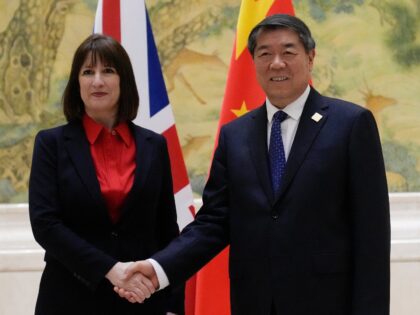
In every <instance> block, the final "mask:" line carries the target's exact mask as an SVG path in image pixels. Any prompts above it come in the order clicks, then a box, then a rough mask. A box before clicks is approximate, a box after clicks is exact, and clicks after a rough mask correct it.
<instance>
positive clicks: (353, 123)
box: [152, 89, 390, 315]
mask: <svg viewBox="0 0 420 315" xmlns="http://www.w3.org/2000/svg"><path fill="white" fill-rule="evenodd" d="M315 113H318V114H320V115H322V118H321V119H320V120H319V121H315V120H314V119H312V116H313V115H314V114H315ZM267 151H268V150H267V111H266V106H262V107H260V108H258V109H256V110H254V111H252V112H250V113H248V114H246V115H244V116H242V117H241V118H238V119H236V120H235V121H233V122H231V123H229V124H227V125H225V126H224V127H223V128H222V129H221V132H220V138H219V144H218V148H217V149H216V152H215V155H214V159H213V163H212V167H211V171H210V177H209V180H208V182H207V185H206V187H205V190H204V195H203V207H202V208H201V210H200V211H199V212H198V215H197V217H196V220H195V221H194V222H193V223H191V224H190V225H189V226H187V227H186V228H185V229H184V231H183V233H182V234H181V236H180V237H179V238H178V239H176V240H175V241H173V242H172V243H171V244H170V245H169V247H168V248H166V249H165V250H163V251H161V252H158V253H157V254H155V255H154V256H153V257H152V258H154V259H156V260H157V261H158V262H159V263H160V264H161V266H162V267H163V269H164V270H165V272H166V273H167V275H168V278H169V281H170V283H177V282H179V281H182V280H184V279H186V278H188V277H189V276H190V275H191V274H192V273H193V272H196V271H197V270H198V269H199V268H201V267H202V266H203V265H204V264H205V263H207V262H208V261H209V260H210V259H211V258H212V257H213V256H215V255H216V254H217V253H218V252H219V251H220V250H222V249H223V248H224V247H225V246H226V245H228V244H230V257H229V274H230V285H231V308H232V314H233V315H248V314H249V315H268V314H270V309H271V307H272V305H273V304H274V305H275V308H276V309H277V311H278V314H281V315H309V314H310V315H350V314H351V315H362V314H363V315H385V314H389V283H390V279H389V269H390V261H389V259H390V256H389V255H390V218H389V201H388V192H387V184H386V178H385V169H384V161H383V157H382V152H381V146H380V140H379V136H378V131H377V127H376V124H375V121H374V118H373V116H372V114H371V113H370V112H369V111H368V110H366V109H364V108H362V107H359V106H357V105H354V104H351V103H348V102H345V101H341V100H337V99H332V98H327V97H324V96H322V95H320V94H319V93H317V92H316V91H315V90H313V89H312V90H311V92H310V94H309V97H308V99H307V101H306V104H305V106H304V110H303V113H302V116H301V118H300V122H299V125H298V129H297V133H296V136H295V139H294V142H293V145H292V148H291V152H290V154H289V157H288V160H287V164H286V170H285V175H284V177H283V179H282V186H281V191H280V194H279V196H277V197H274V196H273V193H272V188H271V184H270V183H271V181H270V173H269V165H268V157H267V155H268V153H267Z"/></svg>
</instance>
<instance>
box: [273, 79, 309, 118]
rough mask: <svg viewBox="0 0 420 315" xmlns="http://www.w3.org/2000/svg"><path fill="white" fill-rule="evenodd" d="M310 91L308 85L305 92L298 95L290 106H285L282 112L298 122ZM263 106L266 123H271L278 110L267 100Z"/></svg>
mask: <svg viewBox="0 0 420 315" xmlns="http://www.w3.org/2000/svg"><path fill="white" fill-rule="evenodd" d="M310 91H311V88H310V87H309V85H308V86H307V87H306V89H305V91H304V92H303V93H302V95H300V96H299V97H298V98H297V99H296V100H294V101H293V102H291V103H290V104H288V105H286V106H285V107H284V108H283V109H282V110H283V111H284V112H285V113H286V114H287V115H288V116H289V117H291V118H292V119H294V120H299V119H300V116H302V112H303V107H304V106H305V103H306V100H307V99H308V96H309V92H310ZM265 104H266V107H267V119H268V122H269V123H271V121H272V120H273V116H274V114H275V113H277V112H278V111H279V109H278V108H277V107H276V106H274V105H273V104H272V103H271V102H270V100H269V99H268V98H266V101H265Z"/></svg>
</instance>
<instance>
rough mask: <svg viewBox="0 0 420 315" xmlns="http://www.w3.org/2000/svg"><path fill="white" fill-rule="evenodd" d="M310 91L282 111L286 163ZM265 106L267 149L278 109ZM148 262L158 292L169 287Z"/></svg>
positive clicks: (161, 272) (159, 270)
mask: <svg viewBox="0 0 420 315" xmlns="http://www.w3.org/2000/svg"><path fill="white" fill-rule="evenodd" d="M310 90H311V89H310V87H309V85H308V86H307V87H306V89H305V91H304V92H303V94H302V95H301V96H299V97H298V98H297V99H296V100H295V101H293V102H292V103H290V104H289V105H286V106H285V107H284V109H283V111H284V112H285V113H286V114H287V115H288V117H287V118H286V119H285V120H284V121H283V122H282V123H281V136H282V140H283V146H284V154H285V157H286V161H287V158H288V157H289V153H290V149H291V147H292V143H293V140H294V139H295V135H296V130H297V127H298V124H299V121H300V116H302V112H303V107H304V106H305V103H306V100H307V99H308V96H309V92H310ZM266 106H267V122H268V123H267V144H268V147H270V135H271V125H272V124H273V116H274V114H275V113H276V112H277V111H279V110H280V109H278V108H277V107H275V106H274V105H273V104H271V102H270V100H269V99H268V98H267V99H266ZM148 261H149V262H150V263H151V264H152V266H153V268H154V269H155V272H156V275H157V278H158V281H159V290H162V289H164V288H166V287H167V286H168V285H169V280H168V276H167V275H166V273H165V271H164V270H163V268H162V266H161V265H160V264H159V263H158V262H157V261H156V260H154V259H151V258H149V259H148Z"/></svg>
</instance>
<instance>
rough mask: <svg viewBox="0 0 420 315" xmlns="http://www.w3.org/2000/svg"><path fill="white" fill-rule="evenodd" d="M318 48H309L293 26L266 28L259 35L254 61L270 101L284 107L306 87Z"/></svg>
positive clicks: (260, 82)
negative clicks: (291, 27) (291, 28)
mask: <svg viewBox="0 0 420 315" xmlns="http://www.w3.org/2000/svg"><path fill="white" fill-rule="evenodd" d="M314 57H315V51H314V50H311V51H310V52H309V53H307V52H306V51H305V48H304V47H303V44H302V42H301V41H300V40H299V36H298V34H297V33H296V32H294V31H293V30H290V29H287V28H280V29H275V30H263V31H262V32H261V33H260V34H259V35H258V37H257V45H256V47H255V50H254V56H253V58H254V65H255V70H256V73H257V80H258V82H259V84H260V85H261V87H262V89H263V90H264V92H265V94H266V95H267V97H268V99H269V100H270V102H271V103H272V104H273V105H274V106H276V107H278V108H284V107H285V106H286V105H288V104H290V103H291V102H293V101H294V100H296V99H297V98H298V97H299V96H300V95H301V94H302V93H303V92H304V91H305V89H306V87H307V85H308V83H309V80H310V78H311V71H312V66H313V61H314Z"/></svg>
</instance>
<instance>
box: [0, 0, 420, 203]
mask: <svg viewBox="0 0 420 315" xmlns="http://www.w3.org/2000/svg"><path fill="white" fill-rule="evenodd" d="M293 4H294V7H295V11H296V15H297V16H299V17H300V18H302V19H303V20H304V21H305V22H306V23H307V24H308V25H309V27H310V28H311V29H312V31H313V35H314V37H315V40H316V41H317V48H316V58H315V69H314V73H313V74H314V77H313V85H314V87H316V88H317V89H318V90H319V91H320V92H321V93H324V94H326V95H328V96H332V97H340V98H344V99H346V100H349V101H352V102H355V103H358V104H360V105H362V106H365V107H366V108H369V109H370V110H371V111H372V112H373V114H374V116H375V118H376V121H377V123H378V126H379V130H380V134H381V139H382V145H383V151H384V155H385V162H386V169H387V178H388V185H389V189H390V191H391V192H414V191H420V101H419V97H418V95H419V91H420V20H419V19H418V16H420V0H383V1H382V0H365V1H364V0H353V1H342V0H336V1H333V0H295V1H293ZM146 5H147V7H148V9H149V15H150V19H151V22H152V26H153V30H154V34H155V40H156V43H157V46H158V50H159V55H160V58H161V63H162V68H163V72H164V75H165V81H166V85H167V89H168V92H169V98H170V101H171V103H172V106H173V109H174V114H175V119H176V124H177V129H178V132H179V136H180V141H181V145H182V149H183V154H184V158H185V160H186V164H187V169H188V174H189V177H190V180H191V184H192V187H193V190H194V193H195V194H196V195H197V196H200V194H201V192H202V189H203V186H204V183H205V180H206V178H207V172H208V169H209V164H210V160H211V156H212V152H213V148H214V140H215V139H214V138H215V134H216V129H217V124H218V119H219V112H220V108H221V104H222V99H223V94H224V89H225V81H226V76H227V71H228V67H229V62H230V58H231V53H232V49H233V41H234V36H235V26H236V20H237V16H238V12H239V6H240V0H150V1H147V0H146ZM95 9H96V1H94V0H86V1H82V0H78V1H77V0H21V1H18V0H14V1H8V0H0V203H20V202H27V190H28V177H29V169H30V164H31V155H32V146H33V139H34V136H35V134H36V133H37V132H38V131H39V130H40V129H44V128H49V127H53V126H56V125H58V124H62V123H64V117H63V114H62V109H61V94H62V91H63V89H64V86H65V84H66V81H67V75H68V71H69V68H70V63H71V58H72V55H73V53H74V50H75V49H76V47H77V46H78V44H79V43H80V42H81V41H82V40H83V39H84V38H85V37H86V36H87V35H88V34H90V33H91V31H92V28H93V18H94V13H95Z"/></svg>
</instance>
